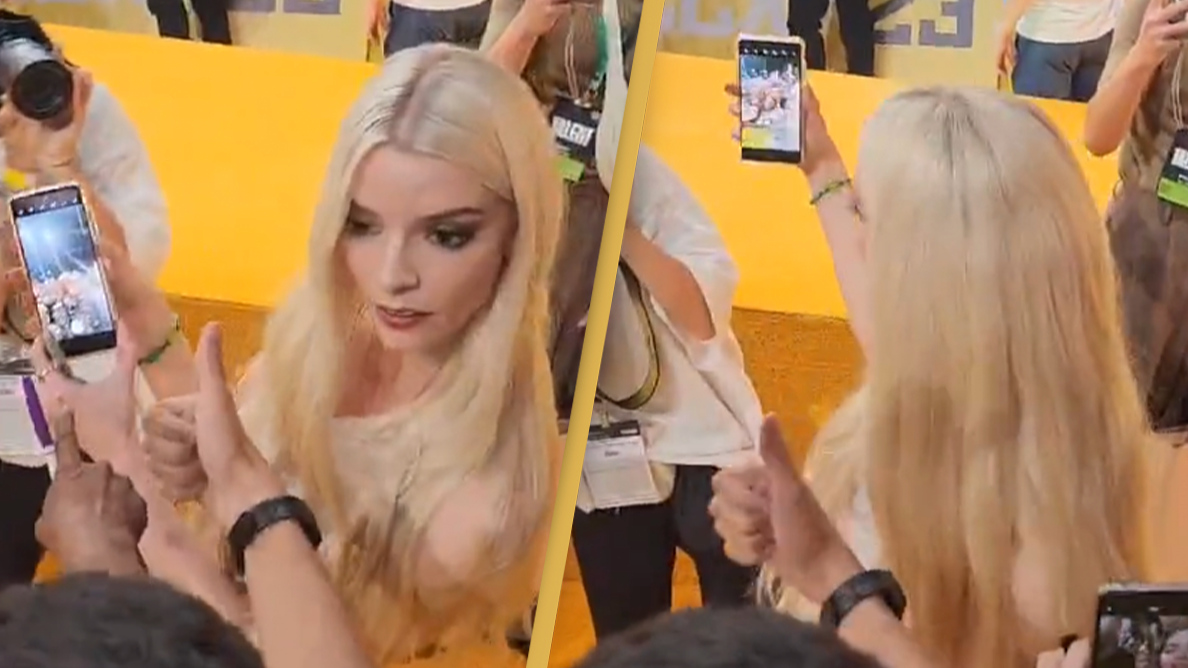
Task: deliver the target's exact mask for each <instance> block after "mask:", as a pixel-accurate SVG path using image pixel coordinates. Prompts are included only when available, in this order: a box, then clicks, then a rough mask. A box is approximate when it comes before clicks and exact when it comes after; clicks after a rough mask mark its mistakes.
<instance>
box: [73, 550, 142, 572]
mask: <svg viewBox="0 0 1188 668" xmlns="http://www.w3.org/2000/svg"><path fill="white" fill-rule="evenodd" d="M58 560H59V563H61V565H62V571H63V572H65V573H106V574H108V575H111V576H114V577H131V576H135V575H143V574H144V564H143V562H142V561H141V560H140V552H139V551H137V549H136V546H135V545H121V546H108V548H107V549H99V550H97V551H90V552H86V553H83V554H80V555H78V556H75V557H69V556H65V557H64V556H62V555H58Z"/></svg>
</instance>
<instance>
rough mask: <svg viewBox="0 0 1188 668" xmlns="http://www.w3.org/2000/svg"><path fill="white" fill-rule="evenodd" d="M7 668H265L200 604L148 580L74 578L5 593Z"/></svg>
mask: <svg viewBox="0 0 1188 668" xmlns="http://www.w3.org/2000/svg"><path fill="white" fill-rule="evenodd" d="M0 666H4V668H264V661H263V660H262V659H261V658H260V655H259V653H258V652H257V651H256V649H255V648H254V647H253V646H252V644H251V643H250V642H248V640H247V638H245V637H244V636H243V634H242V633H241V632H240V631H239V630H238V629H236V628H235V627H234V626H232V625H231V624H229V623H227V622H226V621H225V620H224V619H223V618H222V617H220V616H219V614H218V613H217V612H215V611H214V610H213V609H211V608H210V607H209V606H207V605H206V604H205V603H203V602H201V601H199V600H198V599H196V598H193V597H191V596H188V595H186V594H182V593H180V592H178V591H177V590H175V589H173V588H172V587H170V586H169V585H167V584H165V583H163V582H160V581H158V580H151V579H149V578H112V577H109V576H107V575H101V574H85V575H70V576H67V577H65V578H62V579H61V580H58V581H55V582H52V583H49V584H44V585H37V586H14V587H9V588H8V589H5V590H4V591H3V592H0Z"/></svg>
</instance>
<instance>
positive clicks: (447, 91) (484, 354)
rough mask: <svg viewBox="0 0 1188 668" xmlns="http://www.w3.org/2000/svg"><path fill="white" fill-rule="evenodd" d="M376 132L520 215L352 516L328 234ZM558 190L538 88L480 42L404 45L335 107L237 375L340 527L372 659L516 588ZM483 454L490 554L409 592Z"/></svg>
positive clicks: (525, 534)
mask: <svg viewBox="0 0 1188 668" xmlns="http://www.w3.org/2000/svg"><path fill="white" fill-rule="evenodd" d="M381 145H390V146H395V147H397V148H399V149H400V150H404V151H410V152H414V153H417V154H421V155H427V156H433V157H437V158H441V159H445V160H448V161H449V162H451V163H454V164H457V165H462V166H465V167H466V168H468V169H469V170H471V171H472V172H473V173H474V174H476V175H477V176H478V178H481V179H482V181H483V185H484V186H485V187H486V188H488V189H490V190H491V191H492V192H494V193H496V194H498V195H499V196H500V197H502V198H503V199H504V200H506V201H507V202H509V203H513V204H514V206H515V212H516V219H517V221H518V222H517V229H516V233H515V238H514V240H513V242H512V244H511V248H510V249H509V255H508V258H507V262H506V266H505V268H504V270H503V273H502V276H501V278H500V282H499V285H498V287H497V290H496V291H495V293H494V294H495V296H494V299H493V301H492V303H491V304H490V305H489V307H488V308H487V310H486V311H485V312H483V313H481V314H480V315H479V316H478V318H477V319H476V321H475V322H474V323H472V324H471V325H470V327H469V329H468V331H467V332H466V333H465V336H464V340H463V341H462V342H461V343H460V344H459V348H458V349H457V350H456V352H455V353H454V354H453V355H452V358H451V359H450V360H449V361H448V362H447V363H446V365H445V366H444V368H443V369H442V370H441V371H440V372H439V374H438V376H437V377H436V378H435V379H434V381H433V383H432V385H431V386H430V387H429V388H428V389H427V390H426V392H425V393H424V395H423V396H422V397H421V398H420V399H418V400H417V402H416V405H415V406H414V407H413V408H414V409H415V410H406V411H400V412H399V417H398V418H394V419H393V421H392V423H391V424H389V425H388V426H387V427H386V428H385V431H384V433H383V436H382V438H383V442H382V443H380V444H378V445H380V446H382V447H383V448H399V449H400V450H401V451H402V452H407V453H408V460H409V464H408V471H407V475H403V476H401V478H402V479H401V481H400V483H399V485H400V487H399V490H398V491H397V493H396V494H395V498H386V499H384V504H385V507H383V508H381V509H374V508H373V509H371V511H370V512H367V513H365V514H364V516H363V517H355V516H352V514H351V513H350V512H349V510H348V508H347V505H349V504H348V502H347V501H346V499H349V498H350V495H352V494H358V493H361V492H360V491H359V490H354V489H343V486H344V485H343V481H342V480H341V478H340V475H339V471H338V469H337V467H336V462H335V455H334V452H333V451H332V447H333V443H332V440H331V425H332V422H333V420H334V418H335V413H336V411H337V408H338V404H339V401H340V398H341V396H342V393H343V388H344V384H345V383H346V382H348V381H349V379H347V378H345V377H344V364H345V362H344V360H346V359H347V354H348V342H351V341H352V334H353V332H352V323H354V322H355V317H356V314H357V312H358V308H359V304H358V297H357V296H356V292H355V290H354V287H353V286H352V285H351V284H350V281H349V279H348V278H346V276H345V273H344V271H343V269H342V267H341V265H340V264H339V262H338V261H337V259H336V258H337V255H336V248H337V244H338V242H339V238H340V236H341V234H342V230H343V227H344V221H345V218H346V215H347V210H348V206H349V200H350V195H349V188H350V183H351V178H352V175H353V174H354V173H355V170H356V168H357V166H358V165H359V163H360V161H361V160H362V159H363V157H364V156H365V155H366V154H367V152H368V151H370V150H371V149H373V148H375V147H377V146H381ZM562 207H563V192H562V187H561V179H560V175H559V174H558V172H557V171H556V168H555V154H554V148H553V143H552V135H551V133H550V131H549V128H548V126H547V123H546V122H545V120H544V118H543V116H542V115H541V113H540V109H539V106H538V105H537V103H536V101H535V99H534V98H533V97H532V94H531V92H530V91H529V89H528V87H527V86H526V85H525V84H524V83H522V82H521V81H520V80H519V79H517V78H516V77H514V76H512V75H511V74H509V73H507V72H505V71H504V70H502V69H501V68H499V67H497V66H496V65H494V64H493V63H491V62H489V61H488V60H487V59H485V58H484V57H483V56H481V55H479V54H476V53H473V52H469V51H466V50H463V49H459V48H455V47H449V46H442V45H433V46H427V47H421V48H415V49H410V50H406V51H402V52H400V53H398V54H397V55H395V56H394V57H393V58H392V59H390V60H389V61H388V62H387V63H386V64H385V65H384V67H383V69H382V70H381V71H380V72H379V73H378V74H377V75H376V76H375V77H374V78H373V79H372V80H371V81H370V82H369V83H368V84H367V85H366V86H365V88H364V89H363V91H362V93H361V94H360V96H359V99H358V100H357V101H356V102H355V104H354V105H353V106H352V107H351V109H350V111H349V113H348V114H347V117H346V119H345V120H344V121H343V124H342V127H341V130H340V133H339V138H338V142H337V143H336V145H335V147H334V151H333V153H332V155H331V158H330V164H329V167H328V169H327V175H326V180H325V183H324V185H323V190H322V196H321V201H320V202H319V204H318V206H317V210H316V213H315V218H314V223H313V229H312V230H311V232H310V241H309V262H308V267H307V270H306V273H305V275H304V277H303V279H302V280H301V281H300V283H299V284H298V286H297V287H296V289H294V290H293V291H292V293H291V294H290V295H289V296H288V298H287V299H286V300H285V301H284V303H283V304H282V305H281V306H280V307H279V308H278V309H277V311H276V313H275V314H274V315H273V317H272V319H271V321H270V322H269V324H268V328H267V332H266V334H265V342H264V348H263V352H262V354H261V359H262V364H261V365H260V379H259V380H260V382H259V383H257V382H255V379H253V380H252V382H251V385H250V386H251V388H252V389H256V388H258V392H257V393H256V396H254V398H253V399H254V403H255V404H256V405H257V406H259V410H258V411H255V412H253V415H254V416H255V417H254V419H255V420H256V422H257V424H258V426H257V428H258V429H260V430H263V432H264V433H269V434H273V435H275V438H276V441H277V443H279V453H278V456H277V462H276V463H277V465H278V466H279V467H281V468H282V470H284V471H285V472H286V473H288V474H289V475H291V476H292V477H293V478H294V479H295V480H296V481H297V482H298V483H299V484H300V486H301V489H302V492H303V493H304V494H305V495H306V497H307V498H308V499H309V501H310V502H311V505H313V507H314V508H315V511H316V512H318V514H319V517H320V518H322V519H323V521H324V522H328V523H329V524H330V525H331V526H333V527H335V530H336V532H338V533H340V535H341V536H342V537H343V538H344V539H345V541H346V550H345V552H344V553H343V555H342V556H341V557H340V558H339V559H338V560H337V561H338V563H336V564H332V567H333V568H332V570H333V571H334V574H335V578H336V580H337V584H338V586H339V588H340V593H341V595H342V596H343V599H344V600H345V601H346V603H347V604H348V606H349V607H350V608H352V610H353V611H354V613H355V614H356V616H357V618H358V621H359V624H360V626H361V628H362V630H363V635H364V636H365V639H366V640H367V641H368V642H369V643H370V644H371V646H372V649H373V652H374V654H375V655H376V656H377V657H378V658H379V659H380V660H381V661H385V662H388V661H393V660H396V661H400V660H405V659H407V658H408V654H409V653H411V652H413V651H416V650H418V649H421V648H422V647H423V646H425V645H427V644H433V643H439V642H441V641H442V639H443V637H444V636H445V635H448V634H449V633H451V632H458V627H460V626H466V627H468V628H467V629H466V630H467V631H470V632H471V635H473V633H474V632H480V631H485V630H487V629H477V628H475V627H477V626H495V627H498V626H499V625H500V624H503V623H505V621H506V620H507V619H510V618H511V617H512V616H514V615H515V614H518V613H521V612H523V611H524V610H526V609H527V607H528V605H529V604H530V603H531V599H532V595H533V592H534V591H535V587H536V586H537V583H535V582H532V581H531V579H532V578H534V577H535V576H536V575H537V570H536V568H535V563H534V562H535V556H534V555H535V553H536V551H537V550H538V549H539V548H540V546H541V541H542V540H543V538H544V529H545V521H546V519H547V511H548V509H549V508H551V506H552V501H553V488H554V484H555V475H554V471H555V468H556V466H557V459H558V457H559V453H560V438H559V436H558V431H557V423H556V412H555V409H554V407H553V397H552V392H551V381H550V374H549V367H548V361H547V357H546V339H547V335H548V326H549V320H548V313H549V305H548V287H549V276H550V273H551V271H552V267H553V258H554V253H555V248H556V246H557V242H558V237H559V235H560V233H561V225H562V219H563V208H562ZM350 345H355V344H353V343H352V344H350ZM247 417H250V416H245V419H247ZM492 469H496V470H498V471H499V472H500V473H504V472H506V473H509V474H510V475H508V476H507V477H508V478H509V479H508V480H507V482H506V485H505V490H504V495H503V496H504V499H503V504H502V507H500V508H499V509H498V511H499V512H500V516H501V517H502V520H503V522H502V530H501V531H499V532H498V533H497V535H496V536H493V537H492V540H493V542H492V544H490V545H489V546H488V548H487V555H486V558H485V559H484V564H487V565H488V566H487V569H486V570H484V571H483V572H481V573H474V574H472V577H471V579H470V580H469V581H467V582H465V583H463V585H462V586H461V587H460V588H459V592H458V593H459V594H460V596H459V597H458V600H457V601H454V602H453V603H451V604H450V605H448V606H446V607H444V608H443V607H441V606H440V605H432V603H433V602H431V601H425V600H423V598H422V596H421V593H420V592H418V589H417V576H416V572H415V565H416V563H417V562H418V555H419V554H420V553H421V549H422V548H423V545H424V536H425V532H426V527H427V525H428V523H429V522H430V520H431V519H432V517H433V515H434V512H435V511H436V509H437V508H438V507H439V504H440V502H441V501H442V500H443V497H444V496H446V495H447V494H448V493H449V492H450V491H452V490H454V489H456V488H457V487H458V486H459V484H461V483H462V482H464V481H465V480H467V479H468V478H470V477H471V476H473V475H475V474H477V473H482V472H486V471H490V470H492ZM484 510H487V509H484ZM480 589H481V590H483V592H484V593H483V595H479V594H478V593H477V592H479V591H480ZM492 589H495V590H496V593H490V590H492ZM499 630H500V631H502V628H500V629H499Z"/></svg>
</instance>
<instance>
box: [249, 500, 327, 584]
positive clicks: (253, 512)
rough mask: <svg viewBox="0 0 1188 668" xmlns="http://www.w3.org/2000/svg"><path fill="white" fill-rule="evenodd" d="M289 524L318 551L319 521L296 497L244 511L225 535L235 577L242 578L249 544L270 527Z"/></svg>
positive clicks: (320, 540)
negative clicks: (294, 525) (299, 529)
mask: <svg viewBox="0 0 1188 668" xmlns="http://www.w3.org/2000/svg"><path fill="white" fill-rule="evenodd" d="M289 521H292V522H296V523H297V526H299V527H301V531H302V532H303V533H304V534H305V537H306V538H307V539H309V544H310V545H311V546H313V548H314V549H315V550H316V549H318V547H319V546H320V545H321V544H322V532H321V530H319V529H318V519H317V518H316V517H315V516H314V514H313V511H312V510H310V508H309V506H308V505H306V503H305V502H304V501H302V500H301V499H299V498H297V497H295V496H280V497H277V498H275V499H269V500H267V501H261V502H260V503H257V504H256V505H254V506H252V507H251V508H248V509H247V510H245V511H244V512H243V514H241V515H240V516H239V519H237V520H235V524H232V525H231V530H230V531H228V532H227V548H228V550H229V552H230V557H231V564H232V566H233V567H234V568H235V576H236V577H240V578H242V577H243V571H244V556H243V555H244V553H245V552H247V549H248V548H249V547H251V546H252V543H254V542H256V539H257V538H259V537H260V535H261V534H263V533H264V532H265V531H267V530H268V529H270V528H271V527H273V526H275V525H277V524H280V523H281V522H289Z"/></svg>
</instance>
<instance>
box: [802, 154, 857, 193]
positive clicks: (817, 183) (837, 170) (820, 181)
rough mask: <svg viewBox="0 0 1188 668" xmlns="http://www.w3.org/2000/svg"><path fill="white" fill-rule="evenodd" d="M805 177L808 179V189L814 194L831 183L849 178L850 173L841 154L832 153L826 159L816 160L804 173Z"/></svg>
mask: <svg viewBox="0 0 1188 668" xmlns="http://www.w3.org/2000/svg"><path fill="white" fill-rule="evenodd" d="M805 177H806V178H807V180H808V186H809V190H810V191H811V193H812V194H816V193H817V192H819V191H820V190H821V189H822V188H825V187H826V186H829V185H830V184H832V183H836V182H838V181H843V180H845V179H848V178H850V175H849V172H848V171H847V170H846V165H845V163H844V162H842V159H841V156H839V155H836V154H834V155H832V156H830V157H829V158H828V159H826V160H823V161H821V162H818V163H817V164H816V165H815V166H814V167H813V169H812V170H811V171H809V172H807V173H806V174H805Z"/></svg>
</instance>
